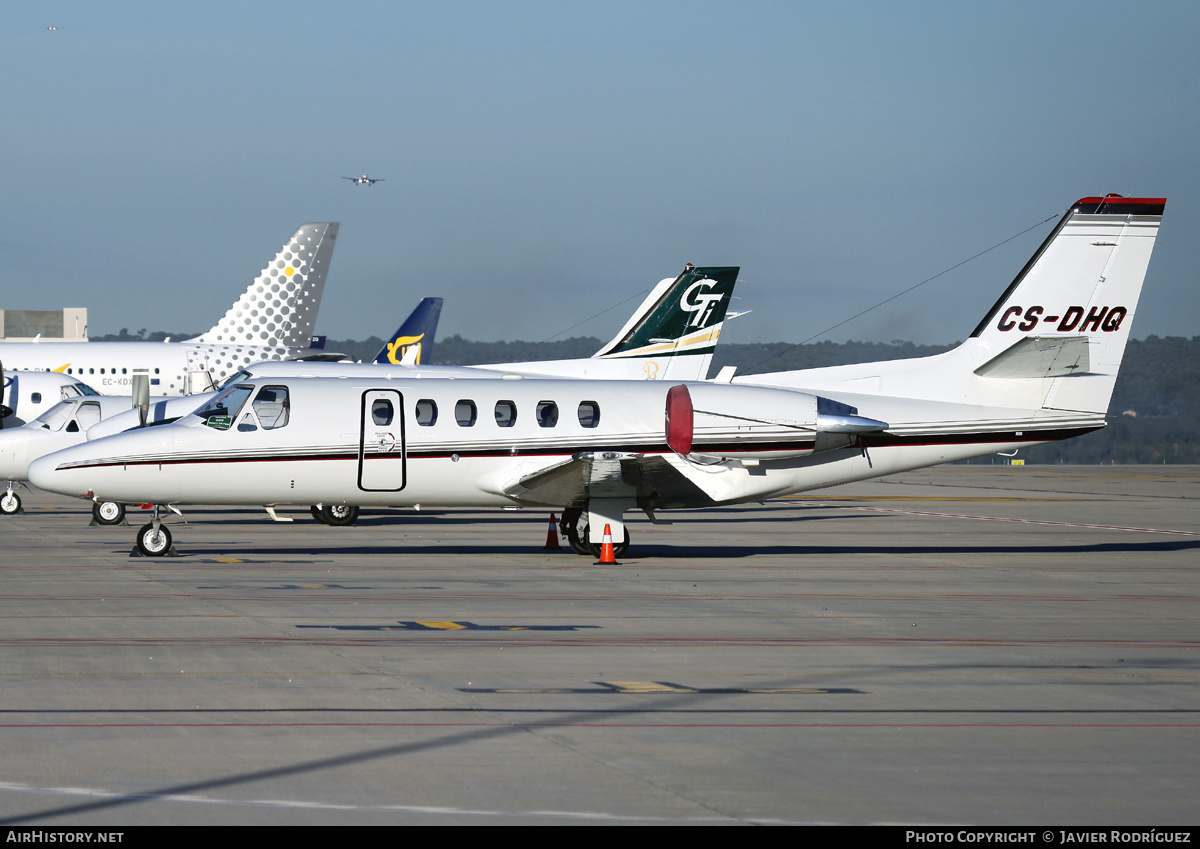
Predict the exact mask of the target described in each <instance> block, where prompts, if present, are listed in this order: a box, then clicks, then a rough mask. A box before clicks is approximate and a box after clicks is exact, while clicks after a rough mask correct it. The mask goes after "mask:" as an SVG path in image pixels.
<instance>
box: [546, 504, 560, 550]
mask: <svg viewBox="0 0 1200 849" xmlns="http://www.w3.org/2000/svg"><path fill="white" fill-rule="evenodd" d="M542 551H562V546H561V545H559V544H558V520H557V519H555V518H554V514H553V513H551V514H550V527H548V528H546V544H545V545H543V546H542Z"/></svg>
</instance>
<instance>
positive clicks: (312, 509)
mask: <svg viewBox="0 0 1200 849" xmlns="http://www.w3.org/2000/svg"><path fill="white" fill-rule="evenodd" d="M308 511H309V512H310V513H312V517H313V518H314V519H316V520H317V521H318V522H320V523H321V524H322V525H323V524H325V516H324V514H322V513H321V508H320V507H318V506H317V505H315V504H314V505H313V506H312V507H309V508H308Z"/></svg>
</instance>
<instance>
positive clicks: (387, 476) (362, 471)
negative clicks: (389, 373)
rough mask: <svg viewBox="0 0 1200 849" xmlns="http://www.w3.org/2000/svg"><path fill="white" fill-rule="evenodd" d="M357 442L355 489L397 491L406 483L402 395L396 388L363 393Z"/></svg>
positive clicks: (371, 390) (369, 390)
mask: <svg viewBox="0 0 1200 849" xmlns="http://www.w3.org/2000/svg"><path fill="white" fill-rule="evenodd" d="M361 422H362V428H361V435H360V437H359V442H358V488H359V489H361V490H363V491H365V492H399V491H400V490H402V489H404V485H405V466H406V463H407V459H406V456H405V449H404V396H403V395H401V394H400V392H399V391H398V390H395V389H368V390H367V391H366V392H364V393H363V394H362V413H361Z"/></svg>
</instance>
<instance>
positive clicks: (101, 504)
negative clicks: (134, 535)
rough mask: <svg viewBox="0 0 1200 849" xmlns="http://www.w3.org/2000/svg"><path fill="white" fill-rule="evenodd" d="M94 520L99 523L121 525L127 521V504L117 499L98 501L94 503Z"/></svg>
mask: <svg viewBox="0 0 1200 849" xmlns="http://www.w3.org/2000/svg"><path fill="white" fill-rule="evenodd" d="M92 521H93V522H95V523H96V524H97V525H119V524H121V523H122V522H124V521H125V505H124V504H118V503H117V502H116V501H97V502H96V503H94V504H93V505H92Z"/></svg>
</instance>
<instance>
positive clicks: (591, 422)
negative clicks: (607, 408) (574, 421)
mask: <svg viewBox="0 0 1200 849" xmlns="http://www.w3.org/2000/svg"><path fill="white" fill-rule="evenodd" d="M578 415H579V424H580V426H582V427H596V426H597V425H599V424H600V405H599V404H597V403H596V402H595V401H580V402H579V411H578Z"/></svg>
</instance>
